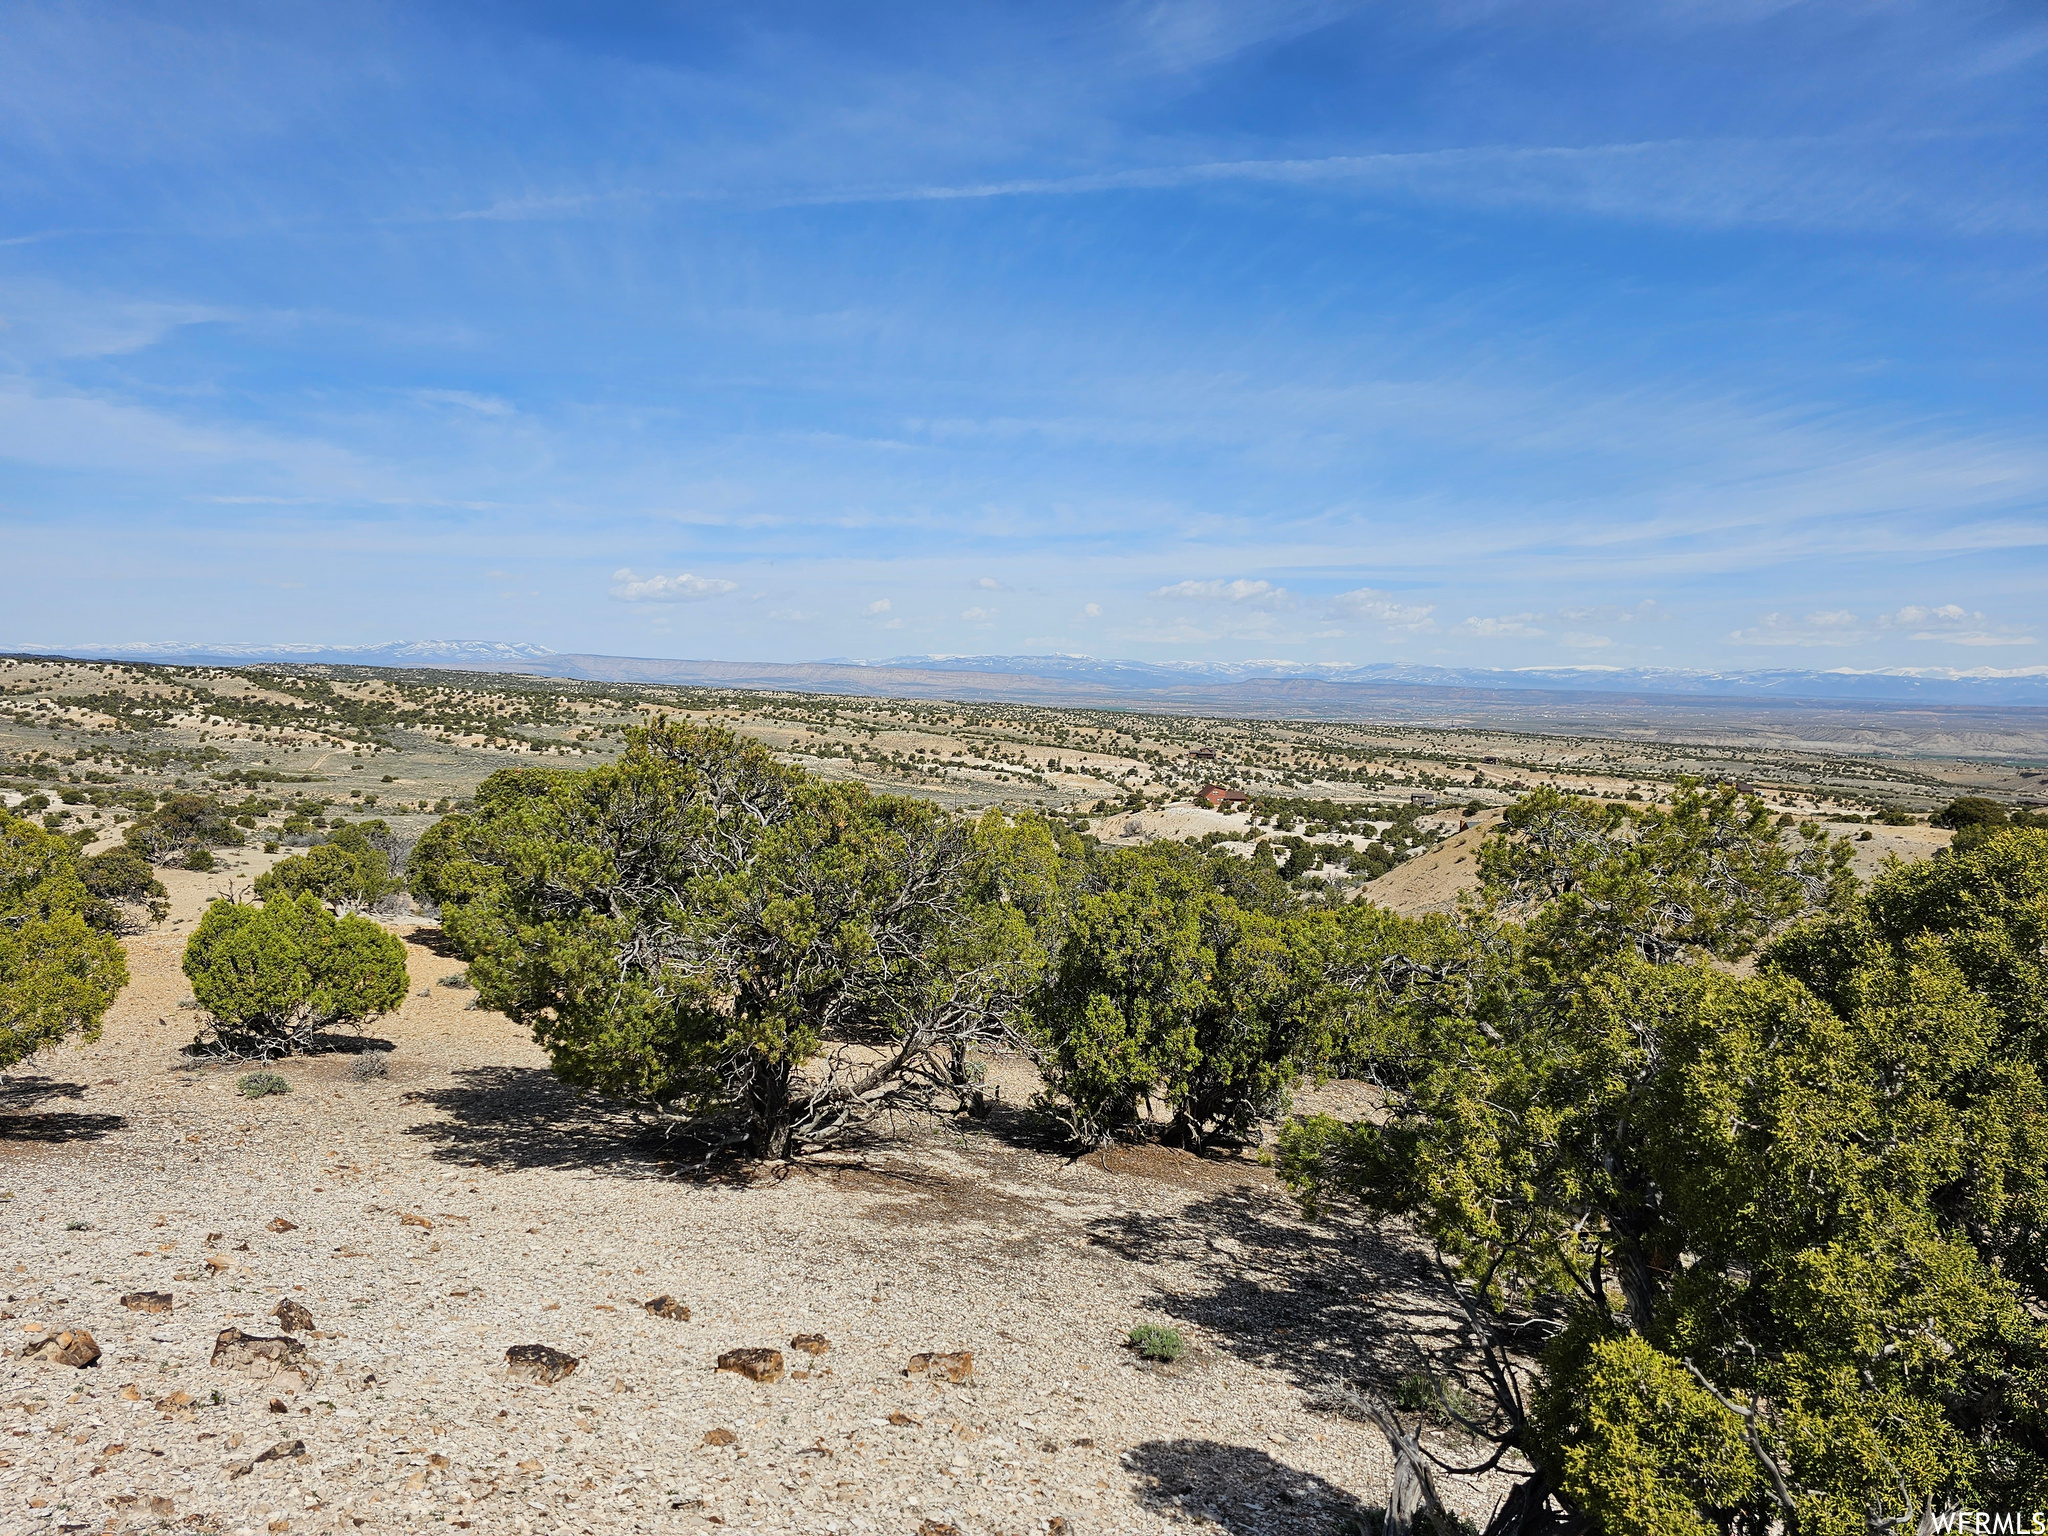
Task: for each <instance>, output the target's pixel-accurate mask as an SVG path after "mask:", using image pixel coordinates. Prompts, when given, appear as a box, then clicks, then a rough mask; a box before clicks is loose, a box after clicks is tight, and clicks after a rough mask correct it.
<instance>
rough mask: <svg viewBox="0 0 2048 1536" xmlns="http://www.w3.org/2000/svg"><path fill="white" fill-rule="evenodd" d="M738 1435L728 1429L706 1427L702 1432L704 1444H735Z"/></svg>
mask: <svg viewBox="0 0 2048 1536" xmlns="http://www.w3.org/2000/svg"><path fill="white" fill-rule="evenodd" d="M739 1439H740V1437H739V1436H738V1435H736V1434H734V1433H733V1432H732V1431H731V1430H729V1429H708V1430H706V1431H705V1432H704V1443H705V1444H706V1445H737V1444H739Z"/></svg>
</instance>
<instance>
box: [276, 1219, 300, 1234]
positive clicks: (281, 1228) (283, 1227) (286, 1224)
mask: <svg viewBox="0 0 2048 1536" xmlns="http://www.w3.org/2000/svg"><path fill="white" fill-rule="evenodd" d="M270 1230H271V1231H273V1232H296V1231H298V1230H299V1224H298V1223H297V1222H296V1221H286V1220H285V1219H284V1218H283V1217H282V1216H273V1217H271V1218H270Z"/></svg>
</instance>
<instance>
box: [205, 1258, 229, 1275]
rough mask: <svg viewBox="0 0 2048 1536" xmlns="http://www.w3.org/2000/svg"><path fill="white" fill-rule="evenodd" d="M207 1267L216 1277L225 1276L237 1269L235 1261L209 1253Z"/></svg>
mask: <svg viewBox="0 0 2048 1536" xmlns="http://www.w3.org/2000/svg"><path fill="white" fill-rule="evenodd" d="M206 1267H207V1268H208V1269H210V1270H212V1271H213V1272H214V1273H215V1274H216V1275H219V1274H225V1273H226V1272H227V1271H228V1270H231V1269H233V1268H234V1267H235V1261H234V1260H233V1259H231V1258H228V1257H227V1256H226V1255H225V1254H219V1253H209V1254H208V1255H207V1256H206Z"/></svg>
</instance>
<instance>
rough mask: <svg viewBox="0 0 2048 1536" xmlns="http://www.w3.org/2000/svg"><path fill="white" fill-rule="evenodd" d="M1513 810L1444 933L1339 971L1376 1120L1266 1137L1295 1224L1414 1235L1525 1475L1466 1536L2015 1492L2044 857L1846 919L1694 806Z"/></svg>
mask: <svg viewBox="0 0 2048 1536" xmlns="http://www.w3.org/2000/svg"><path fill="white" fill-rule="evenodd" d="M1518 809H1519V810H1520V811H1521V814H1520V815H1512V814H1511V816H1510V818H1509V825H1510V828H1511V831H1510V833H1509V834H1508V837H1507V838H1506V839H1504V840H1503V841H1501V842H1499V843H1495V844H1493V845H1492V846H1490V847H1489V848H1488V850H1487V853H1486V857H1485V859H1484V860H1483V862H1482V869H1483V871H1484V872H1485V876H1486V886H1485V893H1484V898H1483V900H1482V901H1481V902H1479V903H1478V904H1476V905H1475V906H1474V907H1473V908H1471V909H1469V910H1468V911H1467V912H1465V913H1464V914H1463V916H1462V918H1461V920H1460V921H1458V922H1457V923H1454V924H1447V925H1446V924H1439V925H1436V926H1435V927H1434V928H1432V929H1430V930H1428V931H1426V932H1425V931H1423V925H1415V927H1416V930H1417V931H1416V933H1415V934H1414V938H1413V942H1406V941H1404V937H1403V935H1402V933H1401V932H1400V931H1399V930H1400V928H1401V926H1402V923H1401V920H1391V919H1390V920H1387V921H1386V922H1385V923H1383V925H1382V931H1380V932H1379V933H1378V934H1376V935H1368V936H1367V937H1369V938H1371V939H1372V940H1373V942H1371V943H1365V944H1362V945H1361V946H1359V951H1358V954H1359V957H1360V958H1362V959H1364V960H1365V961H1367V962H1369V963H1366V964H1363V965H1361V966H1359V967H1358V969H1357V972H1356V975H1357V977H1358V978H1359V979H1360V981H1361V984H1360V985H1359V986H1358V987H1357V988H1356V990H1355V993H1354V995H1355V996H1357V997H1358V998H1360V999H1361V1003H1360V1006H1361V1008H1364V1009H1366V1010H1368V1011H1371V1012H1374V1013H1376V1014H1377V1015H1378V1017H1377V1019H1376V1021H1375V1022H1374V1023H1373V1025H1372V1026H1371V1027H1369V1028H1364V1029H1361V1030H1360V1031H1359V1032H1358V1034H1357V1036H1356V1038H1357V1039H1359V1040H1360V1041H1362V1042H1363V1048H1364V1050H1365V1051H1366V1053H1367V1054H1368V1055H1370V1056H1373V1057H1374V1058H1375V1062H1374V1064H1375V1066H1376V1067H1378V1066H1380V1065H1384V1066H1385V1068H1386V1070H1384V1071H1382V1072H1380V1074H1379V1075H1380V1081H1381V1084H1382V1087H1383V1088H1384V1090H1385V1092H1386V1097H1387V1102H1386V1111H1387V1112H1386V1114H1385V1115H1384V1116H1383V1117H1381V1118H1379V1119H1377V1120H1373V1121H1360V1122H1357V1123H1354V1124H1344V1123H1341V1122H1338V1121H1336V1120H1332V1119H1328V1118H1322V1119H1315V1120H1310V1121H1306V1122H1303V1123H1300V1124H1298V1125H1296V1126H1294V1127H1292V1128H1290V1129H1289V1131H1288V1132H1287V1133H1286V1135H1285V1136H1284V1138H1283V1148H1282V1166H1283V1169H1284V1171H1285V1173H1286V1175H1287V1176H1288V1178H1289V1179H1290V1180H1291V1181H1292V1182H1293V1184H1294V1186H1295V1187H1296V1189H1297V1190H1298V1191H1299V1192H1300V1194H1301V1195H1302V1197H1303V1198H1304V1200H1305V1201H1306V1202H1307V1204H1308V1205H1309V1207H1310V1208H1311V1209H1312V1210H1320V1209H1325V1208H1328V1207H1330V1206H1332V1205H1337V1204H1345V1203H1352V1204H1356V1205H1357V1206H1359V1207H1361V1208H1363V1209H1364V1210H1365V1211H1368V1212H1371V1213H1376V1214H1381V1215H1392V1214H1398V1215H1401V1216H1404V1217H1406V1218H1408V1219H1409V1220H1411V1221H1413V1222H1414V1223H1415V1224H1416V1226H1417V1227H1418V1228H1419V1229H1420V1230H1421V1231H1422V1232H1423V1233H1424V1234H1425V1235H1426V1236H1427V1237H1428V1238H1429V1239H1430V1240H1431V1241H1433V1243H1434V1244H1435V1246H1436V1248H1437V1251H1438V1254H1439V1256H1440V1262H1441V1263H1442V1264H1443V1266H1444V1269H1445V1273H1446V1275H1447V1277H1448V1278H1450V1280H1451V1281H1452V1282H1453V1285H1454V1288H1455V1291H1456V1293H1457V1294H1458V1295H1459V1296H1460V1298H1461V1299H1462V1301H1463V1303H1464V1305H1465V1306H1466V1308H1467V1310H1468V1315H1469V1319H1470V1321H1471V1322H1472V1324H1473V1326H1474V1330H1475V1336H1476V1337H1477V1338H1478V1340H1479V1341H1480V1345H1481V1356H1480V1360H1479V1366H1480V1369H1481V1371H1482V1373H1483V1374H1484V1376H1485V1378H1486V1380H1487V1381H1488V1382H1489V1384H1490V1386H1491V1387H1492V1389H1493V1399H1494V1404H1493V1409H1492V1411H1491V1412H1490V1413H1489V1414H1487V1415H1484V1416H1483V1417H1473V1418H1470V1419H1469V1422H1468V1426H1467V1427H1468V1428H1469V1429H1471V1430H1472V1431H1473V1432H1474V1433H1475V1434H1477V1435H1480V1436H1483V1437H1485V1438H1486V1439H1488V1440H1490V1441H1491V1442H1492V1445H1493V1449H1492V1451H1491V1452H1490V1453H1486V1454H1482V1455H1481V1456H1480V1457H1479V1458H1478V1460H1479V1461H1480V1462H1482V1463H1484V1464H1488V1465H1494V1466H1501V1465H1511V1464H1512V1465H1520V1466H1522V1467H1523V1468H1524V1469H1525V1471H1526V1473H1527V1475H1526V1477H1525V1478H1524V1480H1523V1482H1522V1483H1521V1485H1520V1487H1519V1489H1518V1491H1517V1493H1516V1495H1515V1496H1514V1497H1513V1498H1511V1499H1510V1500H1509V1501H1508V1503H1507V1505H1506V1506H1505V1507H1504V1508H1503V1510H1502V1511H1501V1514H1500V1515H1499V1517H1498V1518H1497V1519H1496V1521H1495V1523H1494V1528H1495V1530H1496V1531H1535V1530H1546V1529H1558V1530H1565V1529H1596V1530H1600V1531H1610V1532H1641V1533H1646V1536H1647V1533H1650V1532H1658V1533H1692V1532H1699V1533H1706V1532H1714V1531H1731V1532H1732V1531H1742V1532H1754V1533H1758V1536H1761V1533H1763V1532H1765V1531H1773V1530H1782V1531H1787V1532H1793V1533H1804V1532H1836V1531H1842V1532H1847V1531H1878V1530H1890V1529H1896V1528H1899V1527H1900V1526H1902V1525H1903V1526H1908V1527H1910V1525H1911V1524H1912V1523H1913V1521H1914V1520H1915V1519H1916V1518H1918V1516H1919V1515H1920V1514H1922V1513H1924V1512H1926V1511H1927V1510H1929V1509H1930V1508H1950V1509H1952V1508H1954V1507H1956V1505H1958V1504H1971V1505H1973V1506H1974V1507H1977V1508H1986V1507H1994V1508H1995V1507H2005V1505H2008V1504H2015V1505H2016V1503H2017V1501H2018V1500H2020V1499H2021V1498H2023V1497H2024V1496H2026V1495H2027V1494H2029V1493H2030V1492H2037V1491H2038V1490H2039V1489H2040V1488H2041V1487H2043V1486H2048V1433H2044V1431H2048V1335H2044V1332H2043V1328H2042V1325H2041V1322H2040V1318H2041V1317H2042V1315H2043V1296H2042V1293H2041V1288H2040V1271H2039V1264H2038V1261H2037V1260H2035V1259H2034V1258H2033V1255H2036V1254H2038V1253H2039V1251H2040V1241H2039V1238H2040V1232H2041V1218H2042V1212H2043V1201H2042V1190H2043V1187H2044V1179H2048V1102H2044V1099H2043V1095H2042V1089H2041V1075H2042V1074H2041V1050H2040V1042H2039V1036H2038V1033H2037V1032H2036V1028H2035V1020H2036V1017H2037V1013H2038V1005H2037V1003H2036V1001H2035V999H2036V998H2037V996H2038V993H2037V992H2036V991H2032V990H2030V987H2031V986H2033V984H2034V980H2035V978H2036V977H2037V975H2038V966H2039V958H2038V951H2039V943H2040V932H2041V923H2042V918H2041V916H2040V913H2041V911H2042V910H2043V908H2042V902H2043V897H2042V895H2041V892H2042V891H2043V889H2044V880H2048V873H2044V872H2048V837H2043V836H2041V835H2040V834H2021V833H2006V834H2003V835H2001V836H2000V837H1998V838H1996V839H1994V840H1993V842H1991V843H1989V844H1987V845H1986V847H1985V849H1984V850H1983V852H1982V854H1981V855H1971V856H1970V857H1969V858H1966V859H1965V858H1957V859H1953V860H1944V861H1943V862H1942V864H1941V865H1939V866H1936V867H1935V868H1933V869H1932V870H1930V869H1928V868H1927V867H1924V866H1922V867H1917V868H1914V867H1900V868H1895V869H1894V870H1892V871H1891V872H1889V873H1888V874H1886V875H1885V876H1883V877H1881V878H1880V880H1879V881H1878V883H1877V885H1876V887H1875V888H1874V889H1873V890H1872V891H1871V892H1870V893H1869V895H1868V896H1867V897H1858V896H1856V895H1854V894H1852V893H1851V892H1850V891H1848V890H1847V889H1846V888H1845V884H1844V882H1843V880H1842V878H1841V860H1840V856H1839V854H1837V853H1836V852H1834V851H1833V850H1831V849H1829V848H1828V847H1826V846H1824V845H1820V844H1818V843H1816V842H1812V841H1802V842H1800V843H1798V844H1786V843H1782V842H1780V840H1779V833H1778V829H1776V828H1774V827H1773V826H1771V825H1770V824H1769V822H1768V820H1767V819H1766V818H1764V817H1763V816H1762V815H1761V814H1760V812H1761V807H1760V806H1755V805H1753V804H1750V805H1745V804H1743V803H1741V802H1739V801H1738V800H1737V799H1736V798H1735V797H1733V796H1732V795H1728V794H1722V795H1718V796H1707V795H1702V794H1700V793H1698V792H1697V791H1687V792H1685V793H1683V794H1681V797H1680V800H1679V803H1678V804H1677V806H1676V807H1675V808H1674V809H1673V810H1672V811H1671V812H1669V813H1668V814H1667V813H1642V812H1636V813H1632V814H1631V813H1628V812H1622V813H1621V814H1619V815H1617V814H1616V812H1617V810H1618V809H1619V808H1618V807H1610V806H1603V805H1597V804H1592V803H1586V802H1578V803H1573V802H1571V801H1569V800H1567V799H1565V798H1564V797H1557V796H1546V797H1544V798H1543V799H1541V800H1533V799H1532V801H1530V802H1527V803H1525V805H1524V806H1523V807H1520V808H1518ZM2024 838H2032V839H2033V841H2032V842H2023V841H2021V839H2024ZM1801 919H1803V921H1799V920H1801ZM1788 923H1793V924H1794V926H1792V927H1790V928H1789V929H1787V928H1786V925H1787V924H1788ZM1774 933H1775V934H1777V935H1778V936H1777V937H1776V938H1775V940H1772V935H1773V934H1774ZM1767 940H1768V941H1771V942H1768V943H1767V944H1766V947H1765V948H1764V950H1763V952H1762V963H1761V969H1760V971H1759V973H1758V974H1755V975H1750V976H1743V975H1738V974H1731V972H1730V970H1729V969H1728V968H1727V966H1726V963H1725V962H1727V961H1729V960H1732V959H1736V958H1739V957H1741V956H1743V955H1744V954H1746V953H1754V952H1755V950H1756V946H1757V945H1758V943H1759V942H1760V941H1767ZM1375 954H1376V955H1377V960H1376V961H1375V960H1374V956H1375ZM1716 960H1718V961H1720V962H1722V963H1721V964H1718V965H1717V964H1716V963H1714V962H1715V961H1716ZM2030 967H2031V968H2032V969H2030ZM1511 1453H1512V1456H1513V1457H1514V1458H1515V1459H1514V1460H1513V1461H1510V1459H1509V1458H1510V1456H1511ZM2001 1501H2004V1502H2003V1503H2001Z"/></svg>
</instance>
